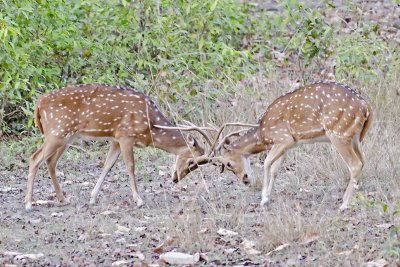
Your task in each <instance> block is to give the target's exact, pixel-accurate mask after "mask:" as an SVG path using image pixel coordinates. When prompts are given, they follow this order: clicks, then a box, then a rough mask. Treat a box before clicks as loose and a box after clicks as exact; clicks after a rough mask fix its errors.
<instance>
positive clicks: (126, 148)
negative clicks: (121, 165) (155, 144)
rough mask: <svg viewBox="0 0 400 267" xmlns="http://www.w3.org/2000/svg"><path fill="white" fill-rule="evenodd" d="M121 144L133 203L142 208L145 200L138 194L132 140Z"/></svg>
mask: <svg viewBox="0 0 400 267" xmlns="http://www.w3.org/2000/svg"><path fill="white" fill-rule="evenodd" d="M119 144H120V148H121V152H122V156H123V158H124V162H125V166H126V170H127V171H128V174H129V184H130V186H131V190H132V196H133V201H135V202H136V205H137V206H138V207H140V206H142V205H143V200H142V198H141V197H140V196H139V194H138V192H137V186H136V179H135V162H134V160H135V159H134V156H133V145H132V142H131V141H130V140H127V141H121V142H120V143H119Z"/></svg>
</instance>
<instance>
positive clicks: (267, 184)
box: [260, 144, 291, 206]
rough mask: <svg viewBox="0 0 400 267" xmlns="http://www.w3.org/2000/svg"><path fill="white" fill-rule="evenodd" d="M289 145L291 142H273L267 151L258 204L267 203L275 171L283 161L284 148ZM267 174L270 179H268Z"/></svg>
mask: <svg viewBox="0 0 400 267" xmlns="http://www.w3.org/2000/svg"><path fill="white" fill-rule="evenodd" d="M290 146H291V144H275V145H273V146H272V148H271V151H270V152H269V153H268V156H267V158H266V159H265V161H264V181H263V186H262V194H261V203H260V206H264V205H265V204H267V203H268V201H269V199H270V196H271V192H272V188H273V186H274V182H275V176H276V171H277V169H278V168H279V167H280V165H281V164H282V162H283V159H284V157H283V155H284V153H285V151H286V149H287V148H289V147H290ZM269 176H270V178H271V179H268V178H269Z"/></svg>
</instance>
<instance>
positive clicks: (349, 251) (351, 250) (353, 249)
mask: <svg viewBox="0 0 400 267" xmlns="http://www.w3.org/2000/svg"><path fill="white" fill-rule="evenodd" d="M357 249H358V245H355V246H354V247H353V248H352V249H350V250H343V251H340V252H336V255H346V256H348V255H350V254H351V253H353V252H354V251H355V250H357Z"/></svg>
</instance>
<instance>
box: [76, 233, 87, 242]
mask: <svg viewBox="0 0 400 267" xmlns="http://www.w3.org/2000/svg"><path fill="white" fill-rule="evenodd" d="M87 237H88V236H87V234H82V235H80V236H79V237H78V241H79V242H85V241H86V239H87Z"/></svg>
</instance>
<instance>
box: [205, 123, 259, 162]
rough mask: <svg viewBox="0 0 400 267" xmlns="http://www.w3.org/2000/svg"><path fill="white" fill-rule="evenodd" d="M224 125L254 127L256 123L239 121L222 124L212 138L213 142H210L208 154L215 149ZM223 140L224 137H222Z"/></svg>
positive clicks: (256, 125)
mask: <svg viewBox="0 0 400 267" xmlns="http://www.w3.org/2000/svg"><path fill="white" fill-rule="evenodd" d="M226 126H243V127H250V128H254V127H258V126H259V125H258V124H249V123H241V122H227V123H225V124H223V125H222V126H221V127H220V128H219V130H218V133H217V136H216V137H215V139H214V143H213V144H212V146H211V148H210V152H209V153H208V156H210V155H211V154H212V153H213V152H214V151H215V150H214V148H215V146H216V144H217V142H218V139H219V136H220V135H221V133H222V132H223V131H224V129H225V127H226ZM224 141H225V138H224Z"/></svg>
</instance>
